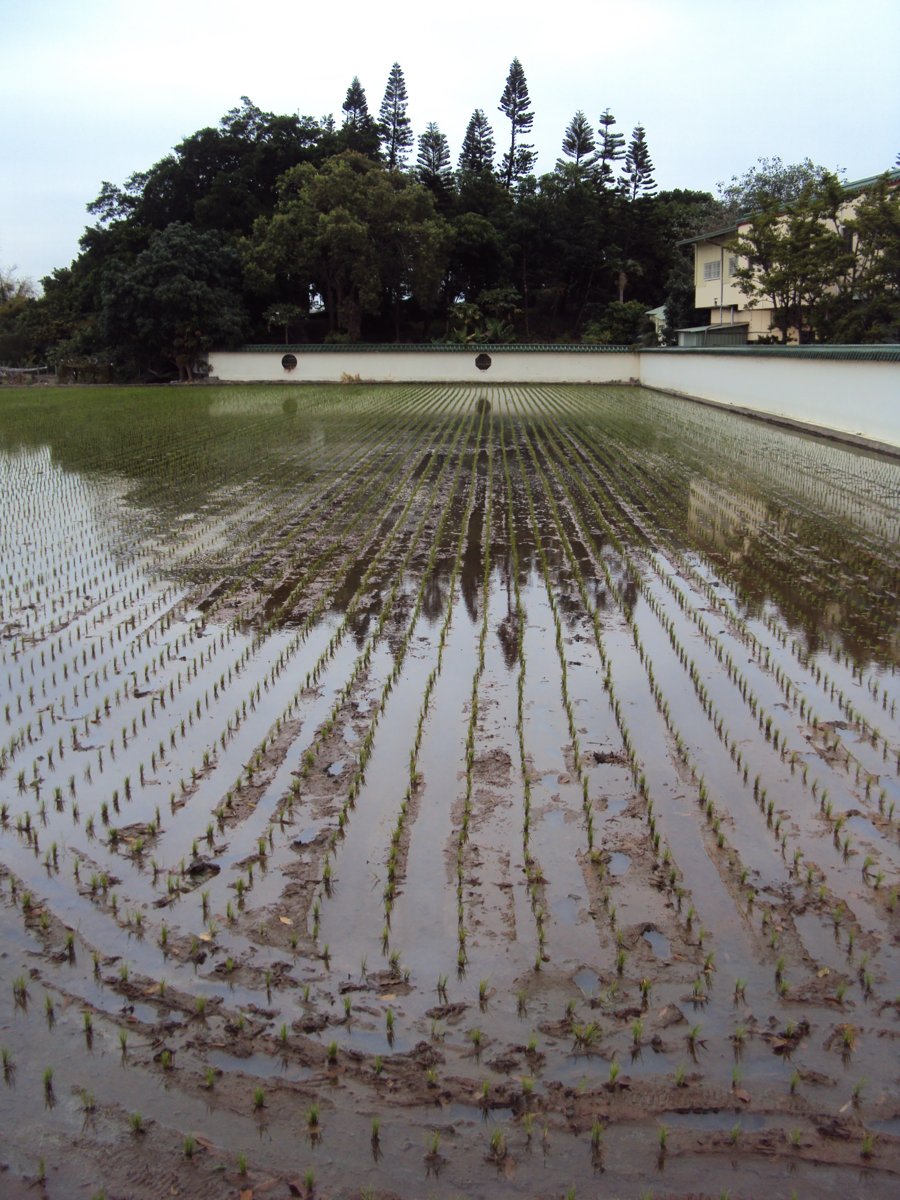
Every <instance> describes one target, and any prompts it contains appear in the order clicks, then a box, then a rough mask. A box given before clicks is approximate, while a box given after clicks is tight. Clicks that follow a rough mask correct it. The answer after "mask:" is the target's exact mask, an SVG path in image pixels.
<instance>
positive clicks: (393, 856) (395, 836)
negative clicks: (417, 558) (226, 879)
mask: <svg viewBox="0 0 900 1200" xmlns="http://www.w3.org/2000/svg"><path fill="white" fill-rule="evenodd" d="M465 432H468V431H466V430H465V429H464V428H461V429H460V431H459V437H458V440H457V442H456V443H455V445H454V447H453V448H452V450H451V452H450V453H449V454H448V455H447V456H446V458H445V460H444V463H443V465H442V467H441V470H440V472H438V474H437V475H436V477H435V481H434V485H433V488H432V491H431V494H430V496H429V498H428V501H427V502H426V504H425V505H424V506H423V510H422V515H421V518H420V520H419V523H418V525H417V527H416V530H415V532H414V533H413V535H412V536H411V537H410V539H409V542H408V544H407V548H406V552H405V554H404V557H403V560H402V561H401V563H400V564H399V566H398V567H397V570H396V572H395V577H394V583H393V585H392V588H391V592H390V593H389V595H388V598H387V600H386V601H385V603H384V605H383V607H382V611H381V615H380V617H379V621H378V624H377V625H376V628H375V630H374V632H373V634H372V635H371V639H370V643H369V645H371V646H372V647H374V646H375V645H376V644H377V642H378V641H379V640H380V639H381V637H382V636H383V634H384V630H385V628H386V625H387V622H388V620H389V618H390V615H391V611H392V609H393V604H394V600H395V598H396V596H397V594H398V592H399V588H400V586H401V583H402V581H403V579H404V578H405V576H406V573H407V571H408V569H409V565H410V563H411V561H412V558H413V555H414V553H415V551H416V550H417V548H418V546H419V543H420V541H421V540H422V538H423V535H425V533H426V523H430V522H431V521H432V520H433V514H434V511H435V510H436V507H437V503H438V499H439V492H440V491H441V490H442V485H443V479H444V474H445V472H449V469H450V464H451V463H453V462H455V464H456V465H455V467H454V470H453V475H452V478H451V481H450V484H449V488H448V491H447V496H446V498H445V499H444V500H443V510H442V512H441V515H440V517H439V519H438V521H437V524H436V526H435V528H434V530H433V531H432V533H431V535H430V549H429V555H428V560H427V562H426V565H425V568H424V570H423V572H422V575H421V577H420V580H419V584H418V587H417V589H416V597H415V602H414V604H413V608H412V612H411V615H410V617H409V619H408V620H407V622H406V626H405V629H404V633H403V637H402V638H401V640H400V644H399V646H398V647H397V649H396V650H395V652H394V656H393V665H392V668H391V671H390V672H389V674H388V676H387V678H386V680H385V681H384V684H383V685H382V689H381V693H380V696H379V699H378V703H377V705H376V706H375V710H374V712H373V715H372V717H371V719H370V721H369V725H368V728H367V730H366V733H365V735H364V737H363V738H362V744H361V747H360V751H359V753H358V755H357V759H356V763H355V765H354V768H353V771H352V773H351V776H350V784H349V787H348V791H347V795H346V797H345V798H344V803H343V805H342V806H341V809H340V811H339V813H338V829H337V836H336V835H335V833H332V836H331V839H330V849H329V853H330V855H331V856H332V857H336V856H337V852H338V840H337V839H338V837H343V836H344V834H345V832H346V826H347V824H348V822H349V819H350V814H351V813H352V811H353V809H354V807H355V805H356V801H357V799H358V797H359V795H360V792H361V790H362V787H363V784H364V782H365V774H366V767H367V765H368V762H369V758H370V757H371V754H372V750H373V748H374V743H375V733H376V730H377V728H378V725H379V723H380V721H381V720H382V718H383V717H384V714H385V712H386V709H387V705H388V701H389V699H390V696H391V693H392V692H393V690H394V688H395V687H396V686H397V684H398V682H399V680H400V677H401V675H402V672H403V666H404V663H405V661H406V655H407V653H408V651H409V647H410V645H411V644H412V639H413V636H414V634H415V631H416V628H417V627H418V623H419V619H420V617H421V613H422V605H423V603H424V599H425V592H426V589H427V587H428V584H429V582H430V580H431V578H432V575H433V573H434V569H435V567H436V564H437V559H438V554H439V552H440V548H441V544H442V541H443V535H444V531H445V529H446V527H447V524H448V521H449V518H450V513H451V510H452V506H453V502H454V498H455V496H456V493H457V488H458V485H459V479H460V475H461V472H462V465H463V455H462V454H461V453H460V452H459V447H460V444H461V441H462V438H463V435H464V433H465ZM355 686H356V680H355V679H354V678H353V676H352V674H351V677H350V678H349V679H348V680H347V683H346V684H345V685H344V688H343V689H342V693H341V694H340V695H339V697H338V699H337V700H336V701H335V705H337V704H338V702H340V703H341V706H343V704H345V703H346V702H347V701H348V700H349V698H350V696H351V694H352V692H353V689H354V687H355ZM430 686H433V683H432V684H431V685H430ZM336 719H337V714H336V713H335V720H336ZM423 721H424V717H423V715H422V714H420V718H419V734H418V736H419V738H421V728H422V724H423ZM417 782H418V777H417V772H416V769H415V763H414V758H413V754H412V753H411V755H410V767H409V777H408V782H407V787H406V791H405V794H404V798H403V801H402V802H401V805H400V812H399V815H398V817H397V822H396V824H395V827H394V831H393V833H392V838H391V851H390V853H389V857H388V865H387V883H386V885H385V888H384V891H383V895H382V899H383V902H384V908H385V929H386V930H389V928H390V916H391V911H392V909H393V904H394V898H395V895H396V888H397V870H398V854H399V849H398V847H399V845H400V842H401V840H402V833H403V828H404V826H405V823H406V819H407V816H408V812H409V805H410V801H411V799H412V793H413V791H414V789H415V787H416V786H417ZM326 865H327V866H328V867H329V868H330V867H331V864H330V862H326ZM330 878H331V876H329V879H330ZM325 885H326V886H325V890H326V894H328V893H329V892H330V890H331V888H330V884H329V883H328V881H325ZM388 941H389V939H388V937H387V936H383V938H382V950H383V952H384V953H385V954H387V952H388Z"/></svg>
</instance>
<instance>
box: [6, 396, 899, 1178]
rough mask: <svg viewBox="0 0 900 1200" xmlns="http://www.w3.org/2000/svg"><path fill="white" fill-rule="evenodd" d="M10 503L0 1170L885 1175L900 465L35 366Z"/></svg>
mask: <svg viewBox="0 0 900 1200" xmlns="http://www.w3.org/2000/svg"><path fill="white" fill-rule="evenodd" d="M0 512H2V527H0V538H2V554H0V563H2V579H0V709H2V712H0V732H2V746H0V955H2V957H0V1048H2V1069H3V1084H2V1086H0V1193H2V1194H3V1195H5V1196H17V1195H20V1194H21V1195H28V1196H33V1195H41V1194H45V1195H47V1196H53V1197H56V1196H59V1197H78V1196H85V1197H89V1196H96V1195H98V1194H101V1193H102V1194H104V1195H105V1196H106V1197H108V1198H112V1197H119V1196H121V1197H126V1196H127V1197H151V1196H152V1197H157V1196H161V1195H182V1196H192V1197H206V1196H209V1197H214V1196H215V1197H218V1196H238V1195H241V1196H244V1197H249V1196H287V1195H301V1196H302V1195H309V1196H313V1195H315V1196H319V1197H335V1198H336V1197H357V1196H372V1197H388V1196H390V1197H402V1198H411V1197H420V1196H434V1197H451V1196H466V1197H475V1196H490V1197H495V1196H496V1197H504V1196H525V1197H562V1196H563V1195H575V1196H578V1197H582V1196H596V1195H603V1196H621V1197H630V1196H634V1197H638V1196H641V1195H654V1196H657V1197H662V1196H672V1197H675V1196H678V1197H682V1196H688V1195H703V1196H719V1195H721V1194H723V1193H728V1194H729V1195H730V1196H732V1197H735V1198H736V1197H750V1196H766V1197H781V1196H783V1197H785V1200H786V1198H787V1197H788V1196H790V1195H792V1194H796V1195H797V1196H798V1197H804V1196H807V1197H832V1196H833V1197H848V1196H864V1197H867V1198H869V1197H879V1196H894V1195H896V1194H897V1190H898V1188H900V1099H898V1087H897V1083H898V1078H897V1076H898V1040H897V1039H898V1033H900V1021H898V1016H900V1011H898V1005H900V969H898V967H900V943H898V928H900V925H898V922H900V912H898V887H900V872H898V866H900V861H898V860H900V852H898V829H900V825H898V822H900V775H898V769H900V728H898V714H897V709H898V704H900V676H898V672H897V667H898V658H900V641H898V608H900V606H898V596H900V466H898V464H897V462H891V461H889V460H887V459H879V458H877V457H874V456H867V455H865V454H862V453H859V452H855V451H851V450H848V449H844V448H840V447H837V446H835V445H832V444H829V443H827V442H824V441H822V440H814V439H811V438H803V437H801V436H798V435H796V434H793V433H787V432H783V431H779V430H776V429H774V428H772V427H769V426H766V425H763V424H760V423H754V422H749V421H745V420H742V419H740V418H736V417H732V416H730V415H727V414H725V413H723V412H720V411H717V410H713V409H710V408H707V407H702V406H699V405H692V404H690V403H686V402H682V401H679V400H676V399H673V398H670V397H666V396H663V395H660V394H656V393H653V392H649V391H645V390H641V389H637V388H615V387H524V386H522V387H506V388H502V387H495V388H469V387H452V386H431V385H429V386H404V387H399V386H397V387H388V386H366V385H357V386H352V387H349V388H344V389H339V388H333V387H323V388H319V389H317V388H297V389H287V388H265V387H260V388H235V387H230V388H203V389H191V390H188V389H171V390H165V391H152V390H145V391H140V392H129V391H125V390H113V389H102V390H96V391H91V390H72V391H62V390H60V391H52V392H50V391H47V392H39V391H37V390H36V389H35V390H23V391H14V390H5V391H4V393H3V394H2V396H0Z"/></svg>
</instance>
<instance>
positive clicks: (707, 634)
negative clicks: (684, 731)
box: [581, 451, 872, 788]
mask: <svg viewBox="0 0 900 1200" xmlns="http://www.w3.org/2000/svg"><path fill="white" fill-rule="evenodd" d="M581 452H582V453H583V451H581ZM632 521H636V522H637V523H638V524H641V522H640V519H639V518H637V517H634V516H633V515H632ZM674 556H675V557H676V558H679V559H680V558H681V557H682V556H678V555H677V554H676V555H674ZM649 561H650V562H651V565H652V566H653V567H654V570H655V571H656V573H657V575H658V577H659V578H660V579H661V580H662V582H663V583H664V584H665V585H666V586H667V587H668V588H669V589H670V590H671V591H672V592H673V595H675V597H676V599H677V600H678V602H679V604H680V606H681V608H682V611H684V612H685V613H686V615H689V616H690V617H691V619H692V620H694V622H695V623H697V624H698V627H699V628H701V632H702V633H703V636H704V638H705V640H706V641H707V642H708V644H710V645H713V646H714V648H715V650H716V653H717V656H718V658H719V661H720V662H722V661H723V657H724V656H723V651H722V648H721V646H720V644H719V641H718V639H717V638H716V636H715V635H713V634H711V631H710V630H709V627H708V625H707V624H706V622H705V621H704V619H703V618H702V616H701V615H700V614H699V613H698V612H697V611H696V607H695V606H692V605H689V604H687V603H686V602H685V600H684V597H683V594H682V593H681V591H680V589H679V588H678V587H677V584H676V583H675V581H674V579H672V577H671V575H670V573H668V572H666V571H664V570H662V569H661V568H660V566H659V563H658V562H657V560H656V557H655V556H654V555H650V558H649ZM709 595H710V597H711V599H712V597H713V596H714V593H713V592H712V589H710V590H709ZM750 639H752V635H751V634H749V633H748V640H750ZM751 644H755V643H754V641H751ZM760 653H761V652H760ZM765 654H766V658H765V662H763V664H762V665H763V667H764V668H768V667H769V665H770V664H769V658H768V651H766V652H765ZM725 664H726V667H727V669H728V673H729V676H730V677H733V678H734V680H735V682H736V683H737V684H738V687H739V690H740V691H741V694H742V698H743V699H744V700H745V702H746V703H748V704H750V706H751V709H752V710H754V715H756V716H758V715H759V714H758V705H757V702H756V698H755V696H754V695H753V694H752V689H750V688H749V685H748V684H747V683H746V682H745V681H743V679H742V677H741V675H740V672H739V670H738V668H737V666H736V664H735V663H734V661H733V659H731V658H730V656H728V658H726V659H725ZM774 671H775V678H776V681H777V682H778V683H779V685H780V686H781V688H782V691H783V692H784V694H785V696H786V698H787V699H788V700H790V701H792V702H793V704H794V706H795V707H798V706H799V705H803V708H802V709H801V715H803V713H804V711H805V702H804V701H799V702H798V700H797V697H796V689H795V688H794V687H793V685H792V684H791V683H790V681H789V680H788V679H787V677H786V674H785V673H784V672H783V671H781V669H780V667H779V666H778V665H777V664H776V665H775V668H774ZM792 688H793V694H792ZM812 719H813V722H814V723H816V718H815V715H814V714H813V718H812ZM768 720H769V721H770V723H771V716H770V717H769V718H768ZM770 730H771V724H770ZM779 732H780V731H779ZM779 732H775V733H773V737H776V738H778V742H780V744H781V746H782V747H784V746H785V744H786V743H785V739H784V736H783V734H782V735H780V736H779ZM778 742H777V743H776V748H777V744H778ZM785 753H786V751H785V750H784V749H782V756H783V757H784V755H785ZM858 770H859V769H858V767H857V774H858ZM804 782H805V780H804ZM871 786H872V777H870V778H869V779H868V780H867V788H871Z"/></svg>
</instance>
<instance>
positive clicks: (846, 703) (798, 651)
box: [608, 462, 888, 757]
mask: <svg viewBox="0 0 900 1200" xmlns="http://www.w3.org/2000/svg"><path fill="white" fill-rule="evenodd" d="M608 465H609V466H610V467H611V468H615V466H616V464H613V463H611V462H610V463H609V464H608ZM652 481H653V482H655V483H656V484H657V488H658V489H659V482H658V478H657V476H656V475H655V474H654V476H653V480H652ZM632 482H633V484H634V486H635V487H636V488H639V489H641V490H642V492H643V494H644V496H645V497H647V499H646V500H645V503H646V504H649V505H650V507H651V509H653V508H656V507H658V502H657V501H654V500H653V499H652V496H651V487H650V485H651V478H650V476H649V475H648V474H647V473H642V474H641V475H640V476H635V477H634V478H633V480H632ZM623 511H624V510H623ZM669 511H670V516H671V518H672V521H673V524H677V522H678V515H679V506H678V504H677V503H676V504H673V505H672V508H671V509H670V510H669ZM628 516H629V520H630V521H631V522H632V523H633V524H635V525H636V527H638V528H640V530H641V533H642V535H643V536H644V537H646V536H647V535H646V531H645V530H644V529H643V523H642V520H641V518H640V516H639V514H638V513H637V512H636V511H635V510H634V509H633V508H630V509H629V510H628ZM663 536H664V537H665V536H666V535H665V534H663ZM667 540H668V542H669V543H670V545H669V552H670V553H671V554H672V556H673V557H675V558H676V560H677V561H678V562H679V565H683V566H684V569H685V574H686V575H688V576H690V575H693V576H695V577H697V576H698V572H697V571H696V568H695V567H693V564H692V563H691V562H690V560H689V559H686V558H685V556H684V555H683V554H681V553H680V551H679V549H678V548H677V547H676V546H674V545H673V544H672V542H673V539H672V538H671V537H669V538H668V539H667ZM651 541H652V539H651ZM795 550H796V547H794V548H792V553H794V552H795ZM697 553H698V554H699V555H700V557H701V558H705V559H708V556H706V555H705V554H704V552H703V551H702V549H698V551H697ZM651 559H652V556H651ZM714 570H715V571H716V574H717V575H719V577H721V576H722V574H723V572H724V574H725V575H726V576H728V575H729V571H728V564H723V563H717V564H716V566H715V568H714ZM796 570H797V568H796V565H795V564H794V563H792V571H793V572H794V573H796ZM703 583H704V585H705V586H704V591H707V592H708V594H709V597H710V601H711V603H713V605H714V606H715V607H717V608H719V607H721V608H725V606H726V605H725V601H724V599H723V598H722V597H721V596H719V595H718V594H717V593H716V592H715V590H714V589H713V588H712V587H711V585H710V584H709V582H708V581H706V580H704V581H703ZM732 615H733V616H734V618H735V620H736V622H738V623H739V625H740V626H741V627H742V628H743V630H744V631H745V633H746V635H747V636H748V639H749V638H752V639H753V641H756V639H755V638H753V635H752V634H750V632H749V629H748V628H747V626H746V623H745V622H743V621H741V619H740V618H739V617H737V615H736V614H732ZM763 619H764V622H765V624H766V626H767V628H769V630H770V631H771V632H772V633H773V635H774V636H775V637H776V640H777V641H778V643H779V644H780V645H781V646H782V647H783V648H785V649H789V650H790V651H791V652H792V653H793V654H794V655H795V657H797V658H798V661H800V662H801V664H802V665H809V664H810V661H811V656H810V655H809V652H808V651H804V650H803V649H802V647H801V646H800V643H799V642H798V641H797V639H796V638H793V637H792V636H791V635H790V634H789V633H788V632H787V631H786V630H784V628H783V627H782V626H781V624H780V622H779V620H778V618H777V617H776V616H775V614H773V613H772V612H771V611H769V612H767V613H765V614H764V617H763ZM763 652H764V653H765V655H766V666H767V667H768V666H769V661H768V656H769V652H768V650H767V649H765V648H762V647H760V653H763ZM837 653H838V658H843V660H844V661H845V663H846V665H848V666H850V667H851V669H852V671H853V673H854V674H855V668H853V664H852V662H851V660H850V659H849V657H848V656H847V655H846V652H845V651H838V652H837ZM776 669H778V668H776ZM810 669H811V671H812V673H813V675H814V676H815V678H816V681H817V682H818V683H819V684H822V685H824V687H825V690H826V691H829V690H830V694H831V699H834V698H835V684H834V682H833V681H832V680H830V678H829V676H828V674H827V671H825V672H823V670H822V668H821V666H818V665H816V664H812V665H811V667H810ZM859 677H860V680H862V671H860V673H859ZM779 682H781V681H779ZM870 690H872V691H874V694H875V695H876V697H877V695H878V688H877V686H875V687H874V688H873V687H871V686H870ZM837 695H838V702H839V703H840V706H841V708H842V709H843V711H844V712H845V713H846V714H847V715H848V716H849V717H850V718H851V719H852V720H854V721H855V722H856V723H857V726H858V728H859V729H860V731H862V732H864V733H865V734H866V736H867V737H869V738H870V739H872V744H873V745H877V743H878V741H879V740H881V742H882V747H883V752H884V755H885V757H886V755H887V751H888V746H887V744H886V740H885V738H884V735H883V734H881V733H880V732H879V731H878V730H877V729H875V728H874V727H872V726H871V725H870V723H869V722H867V721H866V720H865V718H864V717H863V715H862V714H861V713H859V712H858V711H857V710H856V709H855V708H854V706H853V705H852V704H851V702H850V700H849V698H848V697H847V696H845V694H844V692H843V690H842V689H841V688H840V687H838V688H837ZM882 701H883V708H884V710H885V711H887V696H886V694H885V693H884V691H883V690H882Z"/></svg>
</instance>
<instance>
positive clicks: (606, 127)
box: [597, 108, 625, 188]
mask: <svg viewBox="0 0 900 1200" xmlns="http://www.w3.org/2000/svg"><path fill="white" fill-rule="evenodd" d="M615 123H616V118H615V117H614V116H613V115H612V113H611V112H610V111H609V109H608V108H607V109H605V110H604V112H603V115H602V116H601V117H600V121H599V129H598V131H597V132H598V136H599V138H600V149H599V150H598V152H597V182H598V183H599V184H600V186H601V187H603V188H608V187H612V185H613V178H614V172H613V164H614V163H617V162H619V161H620V159H622V158H624V156H625V136H624V134H621V133H616V132H615V130H614V128H613V127H614V125H615Z"/></svg>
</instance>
